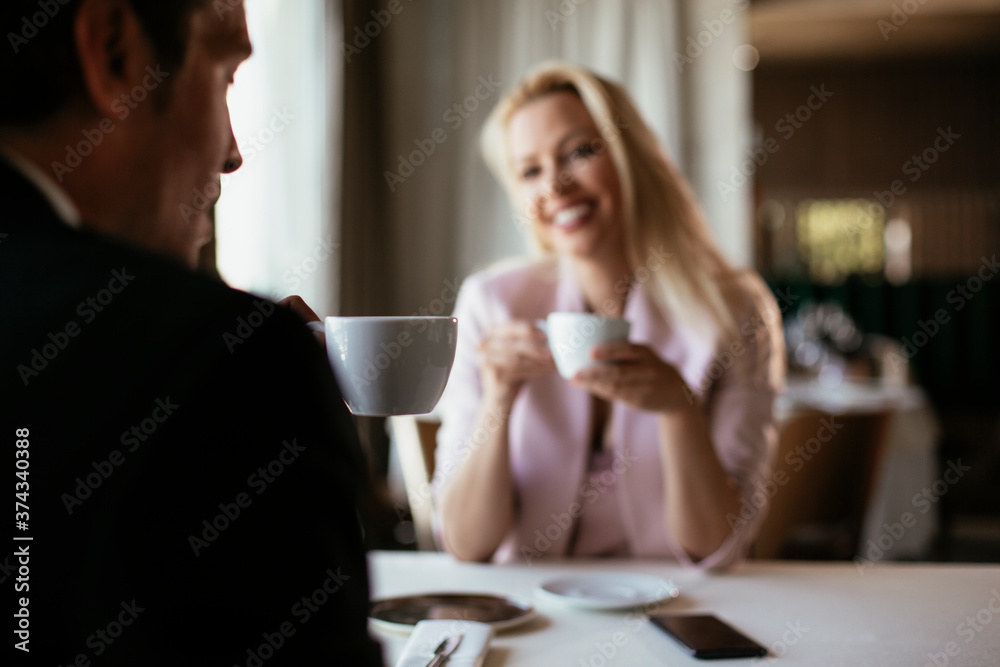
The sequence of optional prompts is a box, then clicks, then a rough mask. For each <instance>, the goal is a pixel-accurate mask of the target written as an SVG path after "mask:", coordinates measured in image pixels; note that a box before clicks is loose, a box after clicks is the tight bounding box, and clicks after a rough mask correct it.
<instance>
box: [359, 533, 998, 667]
mask: <svg viewBox="0 0 1000 667" xmlns="http://www.w3.org/2000/svg"><path fill="white" fill-rule="evenodd" d="M369 567H370V576H371V587H372V590H371V593H372V599H373V600H374V601H380V600H387V599H391V598H395V597H398V596H408V595H417V594H426V593H459V592H462V593H473V592H474V593H486V594H492V595H498V596H505V597H511V598H514V599H515V600H517V601H520V602H523V603H527V604H530V605H531V606H532V607H533V608H534V615H533V616H531V617H530V618H529V620H527V621H526V622H525V623H523V624H521V625H518V626H515V627H510V628H507V629H504V630H502V631H499V632H498V633H497V634H496V636H495V637H494V639H493V641H492V643H491V644H490V650H489V652H488V653H487V655H486V660H485V662H484V665H485V667H500V666H504V667H532V666H538V667H562V666H566V667H606V666H610V665H627V666H630V667H644V666H646V665H649V666H650V667H652V666H655V665H698V664H705V662H704V661H703V660H699V659H696V658H694V657H691V656H689V655H688V654H687V653H685V651H684V649H683V648H682V647H681V646H680V645H679V644H678V643H676V642H675V641H674V640H673V639H672V638H670V637H669V636H667V635H666V634H664V633H663V632H662V631H660V630H659V629H658V628H657V627H655V626H654V625H653V624H651V623H650V622H649V621H648V616H649V615H651V614H660V613H678V614H694V613H708V614H714V615H715V616H717V617H719V618H720V619H722V620H723V621H725V622H726V623H728V624H729V625H731V626H733V627H734V628H736V629H737V630H739V631H740V632H742V633H743V634H745V635H747V636H749V637H751V638H752V639H754V640H755V641H756V642H757V643H759V644H761V645H762V646H764V647H766V648H767V650H768V653H767V655H766V656H765V657H758V658H742V659H729V660H725V661H722V662H721V663H720V662H717V661H713V663H714V664H724V665H732V666H733V667H738V666H740V665H774V666H775V667H793V666H798V665H802V666H809V667H825V666H829V667H834V666H843V667H864V666H868V665H870V666H872V667H894V666H897V665H898V666H900V667H902V666H906V667H925V666H927V667H945V666H947V665H961V666H971V667H998V666H1000V565H997V564H959V563H905V562H877V563H869V562H865V561H858V562H852V561H824V562H817V561H813V562H796V561H764V560H749V561H746V562H745V563H742V564H740V565H738V566H737V567H735V568H733V569H731V570H728V571H726V572H707V571H702V570H698V569H695V568H691V567H685V566H682V565H680V564H679V563H677V562H674V561H667V560H649V559H536V560H532V561H531V562H530V563H523V562H522V563H515V564H491V563H467V562H460V561H458V560H456V559H455V558H453V557H452V556H450V555H449V554H446V553H441V552H431V551H423V552H414V551H373V552H371V553H370V554H369ZM629 574H645V575H652V576H655V577H659V578H662V579H663V580H667V581H670V582H672V583H673V584H674V585H675V586H676V588H677V590H678V591H679V594H678V595H677V596H676V597H668V598H666V600H665V601H662V602H655V601H652V600H650V601H644V602H642V603H641V604H639V605H638V606H636V607H633V608H619V609H591V608H583V607H581V606H580V605H579V601H578V600H574V599H573V598H571V597H567V598H565V599H562V598H559V597H556V596H552V595H545V594H540V593H539V590H538V589H539V587H540V586H542V585H544V584H546V582H551V581H553V580H565V579H568V578H573V577H587V576H593V575H602V576H604V577H605V578H611V579H613V578H614V577H618V576H621V575H629ZM408 629H409V627H408V626H403V627H401V628H400V627H392V628H390V629H386V628H385V627H383V626H382V625H379V624H376V623H375V622H374V621H372V622H370V630H371V632H372V634H373V636H374V637H375V638H376V639H378V640H379V641H380V642H381V644H382V647H383V656H384V659H385V664H386V665H387V666H388V667H392V666H393V665H396V663H397V661H398V660H399V657H400V655H401V654H402V652H403V649H404V647H405V645H406V642H407V638H408V636H407V633H406V631H407V630H408ZM709 664H712V663H709Z"/></svg>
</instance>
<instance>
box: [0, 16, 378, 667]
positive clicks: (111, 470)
mask: <svg viewBox="0 0 1000 667" xmlns="http://www.w3.org/2000/svg"><path fill="white" fill-rule="evenodd" d="M0 28H2V34H3V35H4V36H5V43H4V45H3V47H2V48H3V56H2V58H0V61H2V64H0V90H3V91H4V93H3V95H2V100H0V203H2V206H0V285H2V289H0V377H2V380H0V415H2V419H0V427H2V430H0V440H2V442H3V448H4V451H6V452H7V453H8V455H7V456H5V457H4V460H5V461H6V463H5V464H4V465H5V466H6V468H5V470H4V474H3V478H4V479H6V480H7V482H6V483H5V485H4V490H5V492H6V493H7V494H8V495H7V499H8V502H9V501H10V495H9V494H10V490H11V489H12V488H13V489H14V490H15V493H16V494H17V498H16V499H15V501H16V502H18V503H20V504H19V505H18V506H16V507H15V508H14V509H15V511H16V512H17V514H16V516H15V517H10V516H9V515H8V517H7V521H8V522H10V523H9V524H8V525H10V532H11V533H12V534H13V535H8V536H7V538H6V539H4V540H3V542H2V546H0V587H2V588H5V589H6V591H5V593H6V596H5V597H6V599H8V600H10V601H11V602H12V606H11V607H8V608H7V609H8V610H9V611H8V612H7V613H4V615H3V616H4V618H5V619H6V620H5V621H4V636H5V637H6V638H7V640H6V641H7V642H9V644H8V646H7V649H8V650H10V651H11V655H12V656H13V658H14V660H13V662H4V664H46V665H91V664H93V665H130V666H134V665H143V666H147V665H172V666H173V665H202V664H205V665H208V664H213V665H223V666H227V667H228V666H229V665H241V666H247V667H250V666H253V665H257V666H259V665H265V664H266V665H269V666H270V665H313V664H331V665H334V664H336V665H375V664H381V660H380V656H379V651H378V647H377V645H376V644H375V643H374V642H372V640H371V639H370V638H369V637H368V635H367V632H366V618H365V617H366V606H367V595H368V589H367V572H366V565H365V559H364V552H363V547H362V538H361V534H360V528H359V526H358V522H357V516H356V511H355V507H356V502H355V501H356V497H357V495H358V491H359V489H358V481H357V480H358V478H359V470H360V452H359V450H358V446H357V442H356V440H355V436H354V435H353V429H352V424H351V422H350V419H349V416H348V414H347V413H346V410H345V408H344V406H343V402H342V400H341V398H340V395H339V392H338V390H337V388H336V385H335V382H334V380H333V378H332V376H331V374H330V371H329V367H328V365H327V364H326V359H325V357H324V355H323V353H322V351H321V349H320V348H319V346H318V345H317V344H316V342H315V341H314V340H313V338H312V336H311V335H310V334H309V333H308V331H307V329H306V327H305V326H303V322H302V320H301V319H299V318H298V317H297V316H295V315H293V314H292V313H290V312H289V311H287V310H286V309H284V308H281V307H278V306H276V305H275V304H272V303H270V302H268V301H266V300H263V299H255V298H254V297H252V296H250V295H248V294H245V293H242V292H238V291H235V290H231V289H228V288H226V287H224V286H222V285H219V284H217V283H215V282H213V281H211V280H209V279H206V278H203V277H201V276H199V275H197V274H195V273H194V272H193V271H191V270H190V268H189V267H190V266H191V265H192V264H193V262H194V261H195V258H196V256H197V252H198V249H199V247H200V246H201V245H202V244H204V243H205V242H206V241H207V240H208V239H209V238H210V234H211V228H210V226H209V225H208V223H207V219H206V217H205V216H204V214H203V213H204V210H203V208H202V209H199V208H198V206H197V205H196V204H197V202H196V198H195V193H196V191H197V192H201V193H204V192H218V190H219V188H218V184H219V174H220V172H230V171H233V170H235V169H236V168H238V167H239V164H240V161H241V158H240V154H239V151H238V149H237V147H236V143H235V140H234V138H233V133H232V129H231V126H230V122H229V111H228V107H227V103H226V92H227V89H228V87H229V85H230V84H231V83H232V81H233V76H234V74H235V72H236V69H237V67H238V66H239V64H240V63H241V62H242V61H243V60H245V59H246V58H247V57H248V56H249V55H250V51H251V46H250V40H249V36H248V34H247V28H246V21H245V15H244V10H243V6H242V2H241V1H240V0H217V1H215V2H210V1H209V0H68V1H67V0H6V1H5V2H4V4H3V8H2V9H0ZM192 211H193V212H194V214H192ZM185 265H187V266H185ZM8 507H9V506H8ZM8 511H9V510H8ZM11 537H13V538H14V539H11ZM11 630H13V631H14V632H13V634H11ZM11 645H13V648H11Z"/></svg>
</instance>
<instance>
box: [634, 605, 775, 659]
mask: <svg viewBox="0 0 1000 667" xmlns="http://www.w3.org/2000/svg"><path fill="white" fill-rule="evenodd" d="M649 620H650V622H652V623H653V624H654V625H655V626H656V627H658V628H660V629H661V630H663V631H664V632H666V633H667V634H668V635H670V636H671V637H673V638H674V639H676V640H677V641H678V642H680V643H681V644H682V645H683V646H684V647H685V648H687V649H688V652H690V653H691V655H693V656H694V657H696V658H703V659H715V658H752V657H760V656H765V655H767V649H766V648H764V647H763V646H761V645H760V644H758V643H757V642H755V641H754V640H752V639H750V638H749V637H747V636H746V635H744V634H742V633H741V632H739V631H737V630H736V629H735V628H733V627H732V626H730V625H729V624H727V623H725V622H724V621H722V620H720V619H719V618H717V617H715V616H712V615H711V614H701V615H679V614H660V615H654V616H650V617H649Z"/></svg>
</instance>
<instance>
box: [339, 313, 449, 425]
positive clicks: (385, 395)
mask: <svg viewBox="0 0 1000 667" xmlns="http://www.w3.org/2000/svg"><path fill="white" fill-rule="evenodd" d="M325 330H326V352H327V356H328V357H329V358H330V366H331V367H332V368H333V374H334V376H336V378H337V384H338V385H340V391H341V393H342V394H343V395H344V401H345V402H346V403H347V407H348V408H350V410H351V412H352V413H354V414H356V415H367V416H377V417H388V416H392V415H420V414H425V413H428V412H430V411H431V410H433V409H434V406H435V405H436V404H437V402H438V399H439V398H441V394H442V393H443V392H444V388H445V385H447V384H448V375H449V374H450V373H451V365H452V363H453V362H454V361H455V345H456V343H457V341H458V320H457V319H456V318H454V317H328V318H326V322H325Z"/></svg>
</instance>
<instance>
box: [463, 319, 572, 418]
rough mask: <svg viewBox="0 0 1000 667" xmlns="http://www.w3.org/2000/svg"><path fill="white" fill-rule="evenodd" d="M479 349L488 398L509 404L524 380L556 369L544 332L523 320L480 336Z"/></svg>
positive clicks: (480, 365)
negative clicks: (481, 337)
mask: <svg viewBox="0 0 1000 667" xmlns="http://www.w3.org/2000/svg"><path fill="white" fill-rule="evenodd" d="M478 351H479V368H480V373H481V375H482V379H483V390H484V393H485V394H486V397H487V399H488V400H489V399H492V400H499V401H500V402H501V403H503V404H505V405H506V406H508V407H509V406H510V404H511V403H512V402H513V400H514V396H516V395H517V392H518V390H519V389H520V388H521V385H522V384H524V381H525V380H528V379H530V378H533V377H539V376H541V375H547V374H549V373H554V372H555V370H556V366H555V362H553V361H552V353H551V352H549V346H548V342H547V339H546V337H545V334H544V333H543V332H542V331H541V330H540V329H538V328H537V327H535V326H534V325H533V324H532V323H531V322H528V321H526V320H511V321H509V322H505V323H503V324H499V325H497V326H495V327H493V328H492V329H490V330H489V331H487V332H486V335H485V336H483V339H482V341H480V343H479V350H478Z"/></svg>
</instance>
